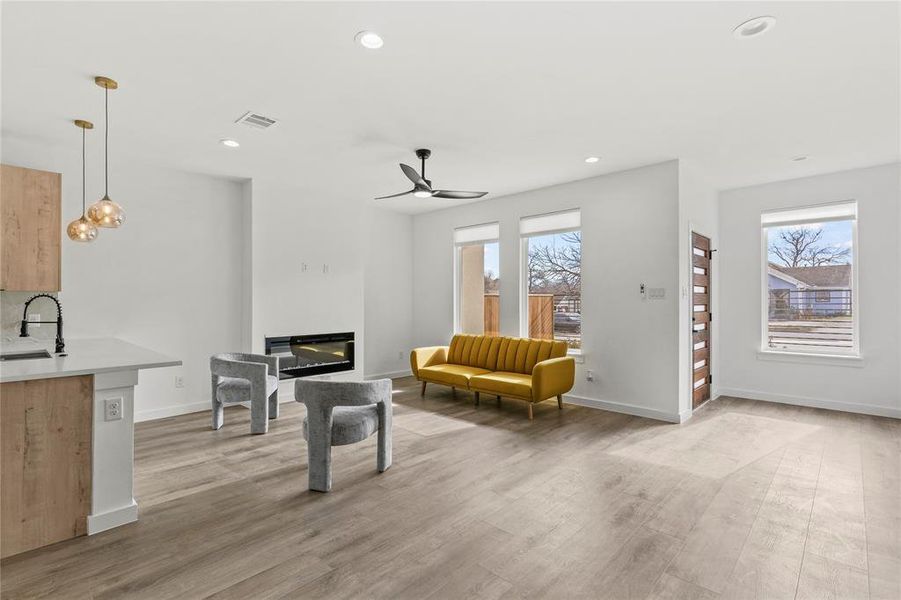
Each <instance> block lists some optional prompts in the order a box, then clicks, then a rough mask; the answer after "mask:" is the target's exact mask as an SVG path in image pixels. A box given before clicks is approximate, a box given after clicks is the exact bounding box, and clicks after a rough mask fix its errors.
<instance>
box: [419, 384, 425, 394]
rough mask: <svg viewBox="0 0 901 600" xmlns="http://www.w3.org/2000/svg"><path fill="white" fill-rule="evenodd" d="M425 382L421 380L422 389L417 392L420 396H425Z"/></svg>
mask: <svg viewBox="0 0 901 600" xmlns="http://www.w3.org/2000/svg"><path fill="white" fill-rule="evenodd" d="M425 383H426V382H425V381H423V382H422V391H421V392H419V395H420V396H425Z"/></svg>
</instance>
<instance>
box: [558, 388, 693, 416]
mask: <svg viewBox="0 0 901 600" xmlns="http://www.w3.org/2000/svg"><path fill="white" fill-rule="evenodd" d="M563 401H564V402H568V403H569V404H578V405H579V406H587V407H588V408H599V409H601V410H609V411H612V412H618V413H625V414H627V415H635V416H636V417H647V418H649V419H656V420H658V421H666V422H667V423H681V422H682V421H684V420H687V417H686V418H684V419H683V417H682V415H681V414H680V413H668V412H666V411H662V410H657V409H655V408H646V407H644V406H636V405H634V404H624V403H622V402H610V401H609V400H598V399H597V398H585V397H583V396H575V395H572V394H564V395H563ZM689 413H690V411H689ZM689 416H690V415H689Z"/></svg>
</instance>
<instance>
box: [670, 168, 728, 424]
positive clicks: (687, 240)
mask: <svg viewBox="0 0 901 600" xmlns="http://www.w3.org/2000/svg"><path fill="white" fill-rule="evenodd" d="M718 229H719V223H718V221H717V193H716V190H715V189H714V187H713V185H712V184H711V183H710V182H709V181H708V179H707V178H706V177H705V175H704V172H703V171H702V170H701V169H699V168H698V167H697V166H696V165H694V164H692V163H691V162H689V161H684V160H680V161H679V411H680V414H681V415H682V418H683V419H685V418H687V417H688V416H689V415H690V414H691V397H692V381H691V376H690V375H691V372H692V362H693V361H692V350H693V348H692V338H691V334H692V323H691V313H692V287H693V286H692V261H691V254H692V250H691V232H692V231H694V232H696V233H699V234H701V235H703V236H706V237H709V238H710V247H711V248H714V249H716V248H717V246H718V243H719V233H718ZM718 262H719V261H718V255H717V253H716V252H714V253H713V259H712V260H711V261H710V276H711V277H710V283H711V285H710V297H711V303H710V304H711V312H712V313H713V323H711V324H710V332H711V339H710V347H711V350H712V352H711V355H710V373H711V374H712V375H713V385H712V386H711V390H710V398H711V399H713V398H716V395H717V387H718V383H719V373H718V369H719V331H720V328H719V314H718V309H719V273H718V268H717V266H718Z"/></svg>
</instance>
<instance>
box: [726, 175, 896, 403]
mask: <svg viewBox="0 0 901 600" xmlns="http://www.w3.org/2000/svg"><path fill="white" fill-rule="evenodd" d="M899 171H901V166H899V165H898V164H893V165H886V166H879V167H873V168H869V169H857V170H853V171H843V172H839V173H832V174H829V175H822V176H817V177H808V178H804V179H796V180H792V181H782V182H778V183H771V184H766V185H760V186H754V187H748V188H742V189H737V190H730V191H727V192H723V193H722V194H720V201H719V224H720V225H719V234H720V243H719V250H720V252H719V254H720V256H719V261H720V263H719V277H720V314H721V316H722V320H721V322H720V327H721V331H720V346H721V351H720V356H721V360H720V374H721V380H720V386H719V392H720V393H721V394H728V395H734V396H743V397H746V398H756V399H761V400H772V401H779V402H789V403H794V404H802V405H811V406H821V407H824V408H834V409H839V410H848V411H854V412H863V413H869V414H880V415H890V416H895V417H901V382H899V376H898V372H899V370H901V355H899V335H901V334H899V331H901V329H899V311H901V307H899V304H898V297H899V292H901V290H899V276H901V255H899V234H901V225H899V223H901V220H899V214H898V213H899ZM839 200H857V202H858V211H859V212H858V238H859V239H858V245H857V248H855V249H854V250H855V257H854V260H855V264H857V265H859V272H858V276H859V286H860V290H859V293H858V295H859V307H858V313H857V314H858V318H859V319H860V348H861V355H862V357H863V365H862V366H859V367H853V366H839V365H834V364H830V365H824V364H819V363H805V362H802V361H801V360H800V359H797V360H796V361H794V362H776V361H771V360H761V359H760V357H758V349H759V348H760V343H761V340H760V319H761V302H762V300H761V290H760V285H761V283H760V281H761V276H760V273H761V271H760V269H761V268H762V267H761V246H760V244H761V240H760V213H761V211H763V210H770V209H779V208H791V207H799V206H806V205H812V204H819V203H823V202H831V201H839Z"/></svg>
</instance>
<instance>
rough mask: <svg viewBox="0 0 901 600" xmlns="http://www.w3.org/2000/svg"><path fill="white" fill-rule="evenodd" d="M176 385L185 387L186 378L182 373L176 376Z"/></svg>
mask: <svg viewBox="0 0 901 600" xmlns="http://www.w3.org/2000/svg"><path fill="white" fill-rule="evenodd" d="M175 387H177V388H183V387H185V378H184V377H182V376H181V375H176V376H175Z"/></svg>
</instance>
